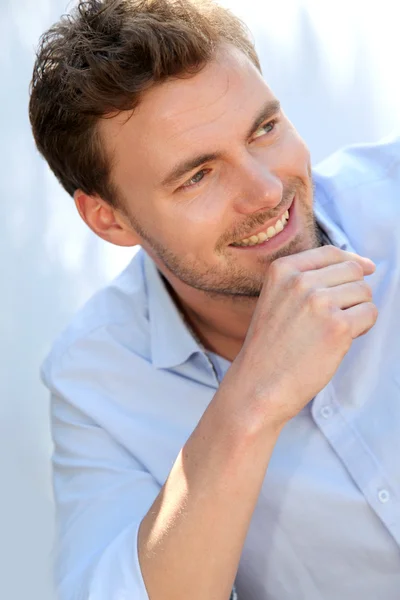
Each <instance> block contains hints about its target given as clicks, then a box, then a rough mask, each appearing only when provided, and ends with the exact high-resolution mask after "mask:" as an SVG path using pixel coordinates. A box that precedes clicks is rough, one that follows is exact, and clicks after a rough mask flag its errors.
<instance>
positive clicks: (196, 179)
mask: <svg viewBox="0 0 400 600" xmlns="http://www.w3.org/2000/svg"><path fill="white" fill-rule="evenodd" d="M208 171H209V169H201V170H200V171H197V173H195V175H193V177H191V178H190V179H189V180H188V181H186V183H184V184H183V185H182V187H183V188H190V187H193V186H195V185H196V184H197V183H200V182H201V181H202V180H203V179H204V177H205V176H206V175H207V173H208Z"/></svg>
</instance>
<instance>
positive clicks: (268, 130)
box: [253, 120, 276, 138]
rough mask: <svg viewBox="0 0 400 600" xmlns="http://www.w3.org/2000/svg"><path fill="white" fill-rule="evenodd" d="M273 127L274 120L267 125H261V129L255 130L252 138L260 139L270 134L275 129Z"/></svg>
mask: <svg viewBox="0 0 400 600" xmlns="http://www.w3.org/2000/svg"><path fill="white" fill-rule="evenodd" d="M275 125H276V120H272V121H270V122H269V123H265V124H264V125H261V127H260V128H259V129H257V131H256V133H255V134H254V136H253V137H254V138H258V137H262V136H263V135H267V134H268V133H271V131H273V130H274V129H275Z"/></svg>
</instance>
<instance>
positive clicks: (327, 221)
mask: <svg viewBox="0 0 400 600" xmlns="http://www.w3.org/2000/svg"><path fill="white" fill-rule="evenodd" d="M314 185H315V187H314V215H315V218H316V220H317V223H318V225H319V226H320V227H321V229H322V231H323V232H324V233H325V235H326V236H327V238H328V240H329V242H330V243H331V244H332V245H333V246H336V247H337V248H340V249H341V250H346V251H347V252H355V249H354V248H353V246H352V244H351V242H350V240H349V238H348V237H347V235H346V234H345V232H344V231H343V229H341V227H339V225H338V224H337V223H336V219H335V207H334V204H333V202H332V201H331V200H330V199H329V198H328V197H327V196H326V195H325V192H324V191H323V190H322V189H321V187H320V186H319V185H317V184H316V182H315V181H314Z"/></svg>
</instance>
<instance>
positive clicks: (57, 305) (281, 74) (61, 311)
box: [0, 0, 400, 600]
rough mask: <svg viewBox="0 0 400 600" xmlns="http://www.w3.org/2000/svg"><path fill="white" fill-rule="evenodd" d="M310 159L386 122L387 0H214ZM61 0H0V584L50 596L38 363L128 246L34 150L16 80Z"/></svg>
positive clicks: (392, 28)
mask: <svg viewBox="0 0 400 600" xmlns="http://www.w3.org/2000/svg"><path fill="white" fill-rule="evenodd" d="M225 3H226V4H228V5H229V6H231V7H232V8H233V9H234V10H235V11H236V12H238V13H239V14H240V16H242V17H243V18H244V20H246V21H247V23H248V24H249V26H250V28H251V29H252V31H253V33H254V35H255V38H256V42H257V47H258V49H259V52H260V54H261V58H262V62H263V67H264V73H265V76H266V79H267V80H268V82H269V83H270V85H271V87H272V89H273V90H274V91H275V93H276V94H277V95H278V97H279V98H280V99H281V101H282V103H283V106H284V108H285V110H286V112H287V114H288V115H289V117H290V119H291V120H292V121H293V122H294V123H295V125H296V126H297V127H298V129H299V131H300V133H301V134H302V135H303V137H304V138H305V140H306V141H307V143H308V144H309V146H310V148H311V150H312V154H313V157H314V162H316V161H317V160H319V159H320V158H323V157H324V156H326V155H327V154H328V153H330V152H331V151H333V150H335V149H337V148H338V147H340V146H342V145H343V144H346V143H351V142H357V141H374V140H378V139H379V138H380V137H382V136H384V135H387V134H390V133H392V132H393V131H394V130H398V129H399V125H400V110H399V107H400V80H399V68H398V56H400V53H399V51H400V41H399V40H400V37H399V35H398V31H397V27H398V23H399V16H400V9H398V8H396V4H397V2H395V0H392V1H390V0H381V1H380V2H379V3H376V2H369V1H368V0H364V1H363V2H361V1H360V2H359V1H358V0H347V1H339V0H335V2H333V3H331V2H328V1H327V0H304V1H303V2H302V1H301V0H263V1H262V0H259V1H257V0H246V1H245V2H244V1H242V0H236V1H235V0H227V1H226V2H225ZM66 6H67V5H66V1H65V0H0V131H1V138H0V140H1V141H0V192H1V215H2V218H1V219H0V249H1V263H0V264H1V294H0V477H1V479H0V482H1V483H0V485H1V488H0V491H1V493H0V598H4V599H7V600H26V598H29V599H30V600H54V595H53V593H52V590H51V583H50V582H51V578H50V553H51V544H52V536H53V506H52V498H51V485H50V463H49V461H50V454H51V440H50V434H49V423H48V398H47V394H46V391H45V389H44V388H43V387H42V385H41V383H40V381H39V377H38V370H39V365H40V363H41V361H42V358H43V357H44V355H45V353H46V351H47V349H48V348H49V346H50V343H51V341H52V340H53V339H54V337H55V336H56V334H57V333H58V332H59V331H60V330H61V329H62V328H63V326H64V325H65V324H66V323H67V321H68V320H69V319H70V317H71V316H72V314H73V313H74V312H75V311H76V309H77V308H78V307H79V306H80V305H81V304H82V303H83V302H84V301H85V300H86V299H87V298H88V297H89V296H90V295H91V294H92V293H93V291H94V290H96V289H97V288H98V287H100V286H101V285H102V284H104V283H105V282H106V281H107V280H109V279H110V278H111V277H112V276H113V275H114V274H116V273H117V272H119V271H120V270H121V269H122V268H123V266H124V265H125V264H126V263H127V261H128V260H129V258H130V257H131V256H132V253H133V250H131V249H130V250H122V249H114V248H112V247H111V246H108V245H106V244H105V243H104V242H102V241H101V240H97V239H96V238H95V237H94V235H92V234H91V233H90V232H89V231H88V230H87V229H86V227H85V226H84V225H83V224H82V223H81V222H80V220H79V218H78V215H77V213H76V212H75V208H74V205H73V202H72V200H71V199H70V198H69V197H68V196H67V195H66V194H65V193H64V192H63V191H62V189H61V188H60V186H59V185H58V184H57V182H56V181H55V179H54V177H53V176H52V175H51V173H49V171H48V169H47V167H46V165H45V163H44V162H43V161H42V160H41V158H40V157H39V156H38V154H37V152H36V151H35V148H34V145H33V142H32V139H31V134H30V128H29V123H28V118H27V103H28V83H29V79H30V76H31V70H32V64H33V56H34V52H33V49H34V47H35V45H36V43H37V40H38V37H39V35H40V34H41V33H42V32H43V31H44V30H45V29H46V28H47V27H48V26H49V25H50V24H52V23H53V22H54V21H55V20H56V19H57V18H58V17H59V15H60V14H61V13H62V12H64V11H65V9H66Z"/></svg>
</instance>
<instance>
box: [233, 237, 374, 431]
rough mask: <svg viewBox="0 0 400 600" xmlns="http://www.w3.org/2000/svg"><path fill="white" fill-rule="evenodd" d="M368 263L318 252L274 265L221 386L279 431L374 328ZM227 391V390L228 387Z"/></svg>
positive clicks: (327, 248) (325, 250) (332, 250)
mask: <svg viewBox="0 0 400 600" xmlns="http://www.w3.org/2000/svg"><path fill="white" fill-rule="evenodd" d="M374 270H375V265H374V263H373V262H372V261H371V260H369V259H368V258H363V257H361V256H358V255H357V254H352V253H350V252H345V251H343V250H340V249H338V248H335V247H334V246H324V247H321V248H315V249H312V250H307V251H305V252H301V253H299V254H293V255H291V256H287V257H284V258H279V259H278V260H276V261H274V262H273V263H272V264H271V266H270V267H269V270H268V275H267V279H266V282H265V284H264V287H263V290H262V293H261V295H260V298H259V301H258V303H257V307H256V310H255V312H254V315H253V318H252V322H251V325H250V328H249V330H248V333H247V336H246V340H245V343H244V345H243V347H242V350H241V352H240V353H239V355H238V357H237V358H236V360H235V361H234V363H233V365H232V367H233V368H232V372H231V373H229V378H228V380H230V381H231V383H232V377H233V381H234V382H235V387H236V386H237V385H239V387H240V389H241V391H243V393H244V394H245V397H246V398H249V399H250V402H251V404H252V406H253V407H255V408H256V413H257V415H258V417H257V418H267V419H272V421H273V422H274V423H276V424H277V425H278V426H279V427H280V426H282V425H284V424H285V423H286V422H287V421H288V420H289V419H290V418H292V417H293V416H294V415H296V414H297V413H298V412H299V411H300V410H301V409H302V408H303V407H304V406H305V405H306V404H307V403H308V402H309V401H310V400H311V399H312V398H313V397H314V396H315V395H316V394H317V393H318V392H319V391H320V390H321V389H322V388H323V387H325V385H326V384H327V383H328V382H329V381H330V379H331V378H332V376H333V375H334V373H335V372H336V370H337V368H338V367H339V365H340V363H341V361H342V359H343V357H344V356H345V354H346V353H347V351H348V350H349V348H350V346H351V343H352V341H353V339H354V338H356V337H358V336H360V335H363V334H364V333H366V332H367V331H369V329H371V327H372V326H373V325H374V324H375V322H376V319H377V309H376V307H375V305H374V304H373V303H372V292H371V288H370V287H369V285H368V284H367V283H366V282H365V281H364V276H365V275H370V274H371V273H373V272H374ZM227 383H228V382H227Z"/></svg>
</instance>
